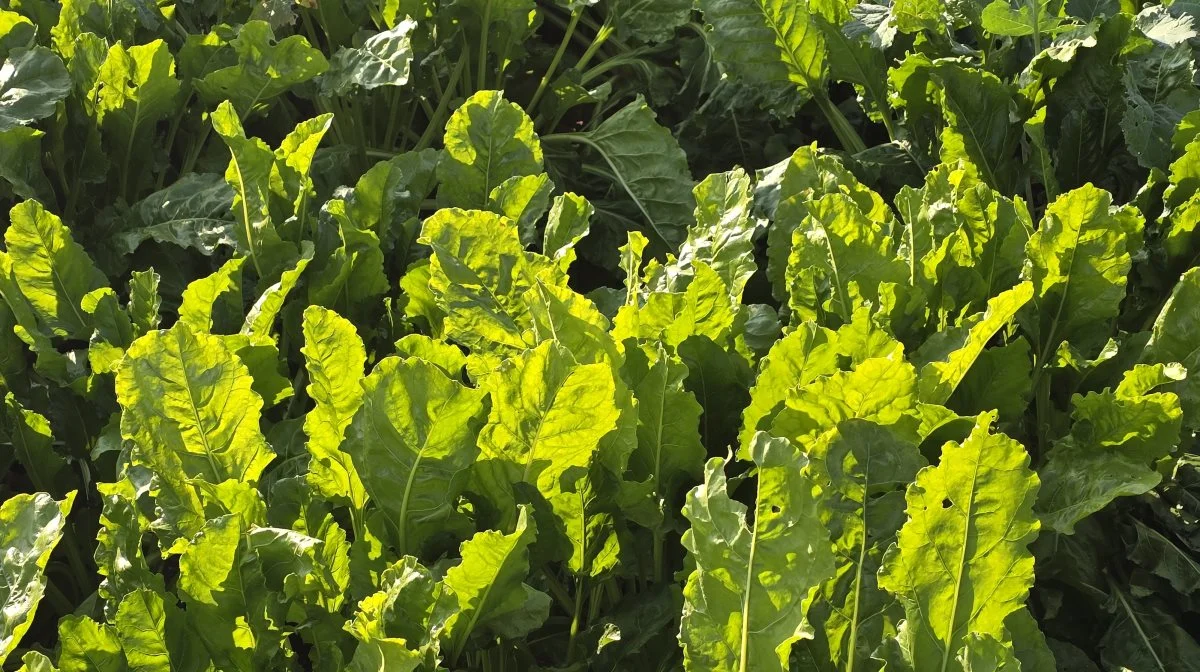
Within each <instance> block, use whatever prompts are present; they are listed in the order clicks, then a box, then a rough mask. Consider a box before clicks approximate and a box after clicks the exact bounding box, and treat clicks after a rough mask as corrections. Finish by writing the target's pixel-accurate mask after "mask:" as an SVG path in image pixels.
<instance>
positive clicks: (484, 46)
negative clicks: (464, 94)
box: [475, 0, 492, 91]
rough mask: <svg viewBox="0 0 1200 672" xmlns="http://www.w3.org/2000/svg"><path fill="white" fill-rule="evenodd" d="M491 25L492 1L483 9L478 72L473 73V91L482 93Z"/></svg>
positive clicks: (485, 80)
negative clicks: (474, 78)
mask: <svg viewBox="0 0 1200 672" xmlns="http://www.w3.org/2000/svg"><path fill="white" fill-rule="evenodd" d="M491 23H492V0H487V4H486V5H484V7H483V26H482V27H481V29H480V38H479V71H478V72H476V73H475V77H476V80H475V90H476V91H482V90H483V87H484V86H485V85H486V84H487V52H488V32H489V30H488V27H489V26H490V25H491Z"/></svg>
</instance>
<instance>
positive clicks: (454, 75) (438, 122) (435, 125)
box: [413, 54, 467, 152]
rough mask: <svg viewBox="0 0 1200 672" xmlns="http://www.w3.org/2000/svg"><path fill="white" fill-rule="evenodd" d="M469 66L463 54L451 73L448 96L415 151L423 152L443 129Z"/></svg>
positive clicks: (437, 110)
mask: <svg viewBox="0 0 1200 672" xmlns="http://www.w3.org/2000/svg"><path fill="white" fill-rule="evenodd" d="M466 66H467V55H466V54H463V55H462V56H460V57H459V58H458V63H456V64H455V65H454V70H453V72H451V73H450V81H448V82H447V83H446V95H444V96H442V99H441V100H439V101H438V106H437V109H436V110H434V112H433V118H432V119H430V120H429V125H428V126H426V127H425V132H424V133H422V134H421V138H420V139H419V140H417V145H416V147H414V148H413V149H414V150H415V151H418V152H419V151H421V150H422V149H425V148H426V147H428V146H429V143H431V142H433V135H434V133H436V132H437V131H439V130H441V128H442V117H444V116H446V110H447V109H448V108H449V107H450V97H451V92H452V91H454V88H455V87H456V86H458V78H459V77H461V76H462V74H463V69H464V68H465V67H466Z"/></svg>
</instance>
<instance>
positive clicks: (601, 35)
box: [575, 18, 615, 71]
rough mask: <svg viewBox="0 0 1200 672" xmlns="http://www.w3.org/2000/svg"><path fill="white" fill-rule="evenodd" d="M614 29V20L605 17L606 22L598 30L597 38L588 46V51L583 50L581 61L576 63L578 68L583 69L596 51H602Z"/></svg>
mask: <svg viewBox="0 0 1200 672" xmlns="http://www.w3.org/2000/svg"><path fill="white" fill-rule="evenodd" d="M614 30H615V29H614V28H613V25H612V20H611V19H609V18H605V19H604V23H603V24H602V25H601V26H600V30H597V31H596V39H594V40H592V44H591V45H590V46H588V48H587V51H585V52H583V56H580V57H579V62H578V63H576V64H575V69H576V70H580V71H582V70H583V69H584V68H586V67H587V64H588V63H589V62H591V60H592V57H593V56H595V55H596V52H597V51H600V47H601V46H603V45H604V43H605V42H607V41H608V38H610V37H612V34H613V31H614Z"/></svg>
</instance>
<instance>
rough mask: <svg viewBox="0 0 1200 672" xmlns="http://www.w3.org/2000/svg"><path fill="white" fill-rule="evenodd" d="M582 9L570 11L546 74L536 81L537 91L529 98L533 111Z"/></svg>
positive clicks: (564, 51) (530, 108) (544, 90)
mask: <svg viewBox="0 0 1200 672" xmlns="http://www.w3.org/2000/svg"><path fill="white" fill-rule="evenodd" d="M582 13H583V11H582V10H578V9H577V10H575V11H574V12H571V22H570V23H568V24H567V31H566V32H565V33H564V34H563V38H562V41H561V42H559V43H558V51H556V52H554V58H553V59H551V61H550V67H549V68H546V74H544V75H542V81H540V82H538V88H537V91H535V92H534V93H533V98H531V99H530V100H529V110H530V111H533V110H534V109H535V108H536V107H537V104H538V102H540V101H541V100H542V94H543V93H545V92H546V85H548V84H549V83H550V78H552V77H553V76H554V72H555V71H556V70H558V64H559V62H560V61H561V60H562V57H563V54H564V53H566V51H567V44H568V43H570V41H571V36H572V35H574V34H575V26H578V25H579V15H580V14H582Z"/></svg>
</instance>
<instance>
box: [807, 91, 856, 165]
mask: <svg viewBox="0 0 1200 672" xmlns="http://www.w3.org/2000/svg"><path fill="white" fill-rule="evenodd" d="M812 95H813V100H814V101H816V103H817V106H818V107H820V108H821V112H822V113H823V114H824V115H825V119H826V120H827V121H829V125H830V126H832V127H833V132H834V134H835V135H837V137H838V140H839V141H841V143H842V147H843V148H844V149H845V150H846V151H848V152H850V153H851V154H858V153H859V152H864V151H866V149H867V145H866V143H864V142H863V140H862V138H860V137H859V136H858V132H857V131H855V130H854V127H853V126H851V125H850V122H849V121H848V120H847V119H846V117H845V115H843V114H842V111H841V110H839V109H838V107H837V105H834V104H833V101H831V100H829V94H828V93H826V92H825V90H824V89H816V88H814V89H812Z"/></svg>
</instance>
